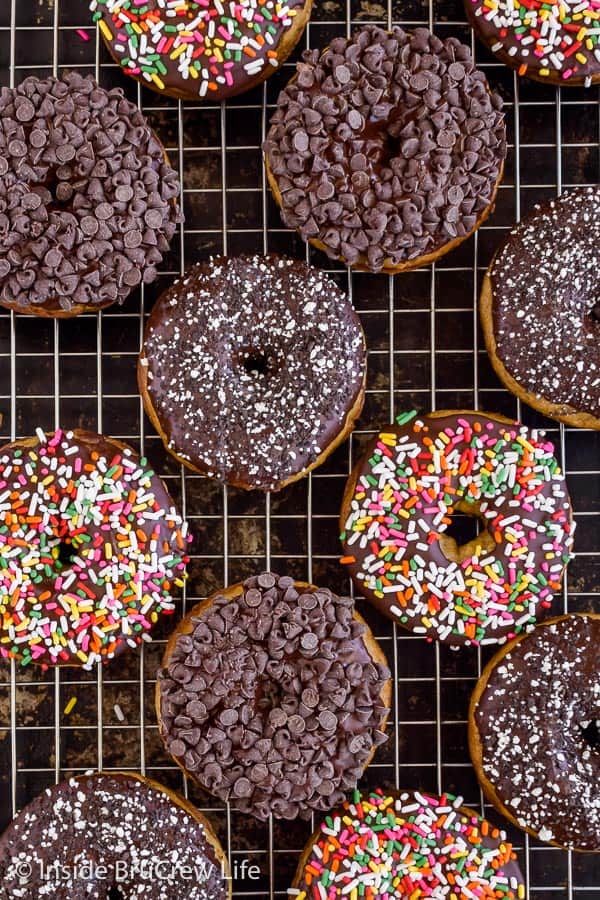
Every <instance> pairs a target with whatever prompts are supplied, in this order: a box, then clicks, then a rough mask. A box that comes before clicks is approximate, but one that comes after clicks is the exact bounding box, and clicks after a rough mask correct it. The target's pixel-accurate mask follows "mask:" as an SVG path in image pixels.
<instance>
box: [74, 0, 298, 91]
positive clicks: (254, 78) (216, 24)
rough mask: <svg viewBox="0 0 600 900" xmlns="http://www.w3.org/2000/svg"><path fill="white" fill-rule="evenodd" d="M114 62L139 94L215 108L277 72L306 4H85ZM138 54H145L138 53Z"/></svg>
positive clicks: (276, 0) (119, 0) (195, 0)
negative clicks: (145, 90) (142, 89)
mask: <svg viewBox="0 0 600 900" xmlns="http://www.w3.org/2000/svg"><path fill="white" fill-rule="evenodd" d="M89 5H90V9H91V10H92V12H93V13H94V21H95V22H98V24H99V27H100V32H101V34H102V37H103V38H104V42H105V44H106V46H107V47H108V50H109V52H110V54H111V56H112V57H113V59H114V60H115V61H116V62H117V63H119V65H120V66H121V67H122V68H123V70H124V71H125V73H126V74H127V75H131V76H133V78H135V79H136V81H139V82H140V83H141V84H143V86H144V87H147V88H151V89H152V90H154V91H157V92H158V93H159V94H166V95H168V96H169V97H175V98H177V99H180V100H207V101H208V102H209V103H219V102H220V101H221V100H225V99H227V98H228V97H234V96H235V95H236V94H241V93H242V92H243V91H248V90H250V89H251V88H253V87H256V86H257V85H258V84H260V83H261V82H263V81H264V80H265V79H266V78H268V77H269V75H272V74H273V73H274V72H276V71H277V69H278V68H279V67H280V66H281V65H283V63H284V62H285V60H286V59H287V58H288V56H289V55H290V53H291V52H292V50H293V49H294V47H295V46H296V44H297V43H298V41H299V40H300V38H301V37H302V32H303V31H304V26H305V25H306V23H307V22H308V19H309V17H310V10H311V6H312V0H281V2H280V0H239V2H236V3H228V4H226V3H221V0H179V2H178V3H172V2H171V3H167V2H165V0H145V2H143V3H140V2H139V0H91V2H90V4H89ZM143 48H145V49H143Z"/></svg>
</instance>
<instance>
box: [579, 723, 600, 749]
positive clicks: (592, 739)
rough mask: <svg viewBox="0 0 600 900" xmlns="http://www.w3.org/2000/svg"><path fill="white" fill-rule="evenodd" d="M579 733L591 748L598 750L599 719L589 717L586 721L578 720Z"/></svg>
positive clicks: (599, 746)
mask: <svg viewBox="0 0 600 900" xmlns="http://www.w3.org/2000/svg"><path fill="white" fill-rule="evenodd" d="M579 727H580V729H581V734H582V737H583V739H584V741H585V742H586V744H588V745H589V746H590V747H591V748H592V750H598V751H600V719H590V720H589V721H588V722H580V723H579Z"/></svg>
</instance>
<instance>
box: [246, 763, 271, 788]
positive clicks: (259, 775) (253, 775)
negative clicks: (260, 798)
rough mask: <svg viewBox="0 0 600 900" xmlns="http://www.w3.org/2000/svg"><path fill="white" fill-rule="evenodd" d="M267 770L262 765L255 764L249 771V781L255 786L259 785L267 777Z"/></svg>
mask: <svg viewBox="0 0 600 900" xmlns="http://www.w3.org/2000/svg"><path fill="white" fill-rule="evenodd" d="M268 774H269V770H268V768H267V767H266V766H265V765H264V764H263V763H257V764H256V765H255V766H252V768H251V769H250V779H251V781H254V782H255V783H256V784H260V782H261V781H264V780H265V778H266V777H267V776H268Z"/></svg>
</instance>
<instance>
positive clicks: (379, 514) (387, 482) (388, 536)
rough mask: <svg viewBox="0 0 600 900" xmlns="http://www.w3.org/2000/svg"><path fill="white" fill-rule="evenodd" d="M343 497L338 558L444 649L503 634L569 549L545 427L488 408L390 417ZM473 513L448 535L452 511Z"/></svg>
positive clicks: (553, 580) (527, 610)
mask: <svg viewBox="0 0 600 900" xmlns="http://www.w3.org/2000/svg"><path fill="white" fill-rule="evenodd" d="M397 421H398V424H397V425H396V426H390V427H389V428H387V429H386V430H385V431H382V432H380V433H379V434H377V435H376V437H375V438H374V439H373V440H372V441H371V442H370V444H369V445H368V446H367V449H366V451H365V454H364V456H363V457H362V458H361V459H360V461H359V462H358V464H357V465H356V467H355V468H354V471H353V472H352V474H351V476H350V478H349V480H348V484H347V486H346V491H345V494H344V500H343V503H342V511H341V517H340V523H341V529H342V533H341V539H342V543H343V547H344V556H343V558H342V562H343V563H345V564H346V565H347V566H348V569H349V571H350V574H351V576H352V578H353V580H354V582H355V584H356V587H357V588H358V590H359V591H360V592H361V593H362V594H363V596H364V597H366V599H367V600H369V601H370V602H372V603H373V604H374V605H375V606H376V607H377V609H379V611H380V612H382V613H383V614H384V615H387V616H389V617H390V618H392V619H393V620H395V621H397V622H399V623H400V624H401V625H403V626H405V627H406V628H408V629H410V630H411V631H413V632H414V633H415V634H420V635H423V636H425V637H427V638H428V639H430V640H434V639H436V640H440V641H444V642H446V643H448V644H450V645H451V646H460V645H463V644H475V645H479V644H494V643H504V642H505V641H507V640H509V639H511V638H512V637H514V636H515V635H516V634H519V633H520V632H522V631H525V630H530V629H531V628H532V627H533V625H534V624H535V621H536V618H537V617H538V616H539V615H540V614H541V613H543V612H544V611H545V610H547V609H548V608H549V607H550V605H551V600H552V593H553V591H555V590H557V589H558V588H559V587H560V581H561V577H562V574H563V571H564V569H565V567H566V565H567V563H568V561H569V559H570V557H571V548H572V545H573V531H574V523H573V521H572V512H571V504H570V500H569V495H568V492H567V487H566V484H565V478H564V475H563V473H562V471H561V469H560V466H559V464H558V461H557V460H556V458H555V456H554V448H553V446H552V444H551V443H550V442H549V441H548V440H547V439H546V437H545V436H544V432H541V431H536V430H530V429H528V428H526V427H525V426H524V425H520V424H519V423H515V422H511V421H510V420H509V419H504V418H502V417H499V416H495V415H494V416H492V415H489V414H484V413H480V412H465V411H446V412H435V413H430V414H429V415H428V416H422V417H418V416H417V415H416V413H409V414H405V415H404V416H401V417H399V418H398V420H397ZM459 514H460V515H462V516H468V517H472V518H474V519H477V521H478V526H479V531H478V533H477V535H476V536H475V537H473V538H472V539H471V540H468V541H466V542H465V543H462V544H459V543H457V540H456V539H455V537H454V536H453V535H452V532H451V531H449V526H451V525H453V521H454V518H455V516H457V515H459Z"/></svg>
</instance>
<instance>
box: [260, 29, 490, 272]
mask: <svg viewBox="0 0 600 900" xmlns="http://www.w3.org/2000/svg"><path fill="white" fill-rule="evenodd" d="M501 105H502V102H501V99H500V97H499V96H497V95H496V94H490V93H489V91H488V87H487V82H486V80H485V76H484V75H483V73H482V72H479V71H477V70H476V69H475V66H474V63H473V59H472V57H471V53H470V50H469V48H468V47H466V46H465V45H463V44H461V43H460V42H459V41H458V40H456V38H448V39H447V40H446V41H441V40H440V39H439V38H437V37H436V36H435V35H433V34H431V33H430V32H429V31H428V30H427V29H425V28H418V29H417V30H416V31H414V32H413V33H412V34H408V33H407V32H405V31H403V30H402V29H401V28H394V29H393V30H392V31H391V32H387V31H384V30H382V29H381V28H377V27H376V26H369V27H366V28H364V29H362V30H361V31H359V32H358V33H357V34H356V35H355V36H354V37H353V38H352V39H346V38H341V37H340V38H335V39H334V40H333V41H332V42H331V44H330V45H329V47H327V49H325V50H324V51H322V52H321V53H320V52H319V51H318V50H307V51H305V53H304V54H303V62H301V63H299V64H298V70H297V75H296V77H295V78H294V79H293V80H292V81H291V82H290V84H289V85H288V86H287V87H286V88H285V90H283V91H282V93H281V94H280V95H279V100H278V106H277V110H276V111H275V114H274V116H273V119H272V122H271V128H270V130H269V133H268V136H267V139H266V141H265V144H264V150H265V153H266V159H267V163H268V166H269V168H270V170H271V173H272V177H273V178H274V180H275V182H276V184H277V187H278V189H279V192H280V194H281V208H282V218H283V221H284V222H285V224H286V225H287V226H288V227H290V228H297V229H298V230H299V232H300V234H301V235H302V237H303V238H304V240H317V241H319V242H320V243H321V244H322V245H323V246H324V248H325V250H326V252H327V254H328V255H329V256H330V257H331V258H333V259H339V258H342V259H344V260H345V261H346V262H348V263H349V264H350V265H354V264H360V265H364V266H367V267H368V268H369V269H371V270H372V271H375V272H376V271H380V270H381V269H382V267H383V266H384V264H385V265H386V266H389V265H390V264H391V265H393V266H397V265H400V264H402V263H404V262H406V261H408V260H411V259H415V258H417V257H419V256H422V255H425V254H429V253H433V252H435V251H436V250H438V249H439V248H441V247H442V246H443V245H444V244H447V243H448V242H450V241H452V240H454V239H455V238H461V237H465V236H466V235H468V234H469V232H471V231H472V230H473V229H474V228H475V226H476V223H477V220H478V218H479V217H480V215H481V214H482V213H483V211H484V210H485V209H486V207H487V206H488V205H489V204H490V202H491V201H492V198H493V195H494V191H495V188H496V184H497V182H498V180H499V178H500V174H501V171H502V163H503V160H504V158H505V156H506V135H505V126H504V117H503V115H502V113H501V111H500V110H501Z"/></svg>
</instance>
